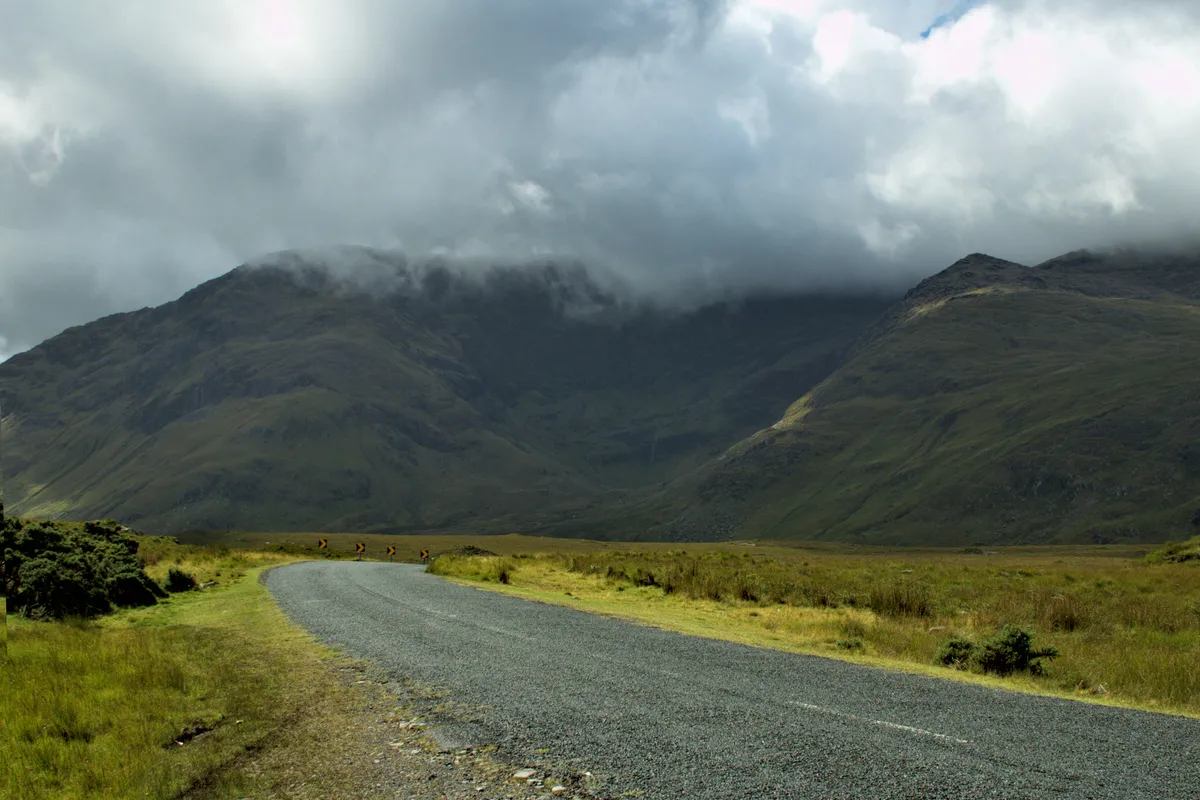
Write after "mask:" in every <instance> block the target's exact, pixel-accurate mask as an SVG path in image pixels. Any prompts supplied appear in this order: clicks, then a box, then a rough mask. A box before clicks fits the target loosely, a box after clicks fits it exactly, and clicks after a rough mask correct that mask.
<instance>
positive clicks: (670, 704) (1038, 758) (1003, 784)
mask: <svg viewBox="0 0 1200 800" xmlns="http://www.w3.org/2000/svg"><path fill="white" fill-rule="evenodd" d="M267 585H268V587H269V588H270V590H271V592H272V593H273V594H274V596H275V598H276V600H277V601H278V602H279V604H280V606H281V607H282V608H283V609H284V611H286V612H287V614H288V615H290V616H291V617H292V618H293V619H294V620H296V621H297V622H298V623H300V624H301V625H303V626H305V627H306V628H308V629H309V630H311V631H312V632H313V633H314V634H316V636H317V637H318V638H319V639H321V640H323V641H325V642H328V643H331V644H335V645H340V646H342V647H344V648H345V649H346V650H347V651H348V652H349V653H351V654H353V655H355V656H359V657H363V658H368V659H371V660H373V661H374V662H376V663H377V664H378V665H379V666H380V667H381V668H382V669H383V670H385V671H386V672H387V673H389V674H390V675H392V676H394V677H395V678H397V679H400V680H412V681H416V682H418V683H421V684H425V685H432V686H436V687H441V688H444V689H446V690H447V691H448V699H451V700H454V701H457V702H458V703H461V704H464V705H465V706H469V707H473V708H478V707H481V706H487V707H488V710H487V711H485V712H483V713H482V714H481V715H480V716H479V717H478V718H477V719H476V720H474V721H472V722H471V723H470V724H469V725H468V726H465V727H464V726H459V727H457V728H455V729H454V731H455V733H454V735H455V736H458V737H463V738H466V739H470V740H471V741H470V742H469V743H470V744H477V745H479V744H495V745H497V746H498V748H499V751H500V754H501V755H502V756H504V757H505V758H506V759H507V760H509V761H510V762H513V763H523V762H525V761H529V760H544V759H549V760H551V761H553V762H557V763H562V764H572V765H575V766H576V767H577V768H578V770H579V771H580V772H582V771H583V770H590V771H591V772H593V773H595V774H596V776H598V778H601V779H603V781H604V782H603V784H602V786H603V791H604V793H605V794H609V795H611V796H617V795H619V794H621V793H623V792H638V791H642V792H644V794H641V795H631V796H642V797H645V798H648V799H649V800H656V799H657V798H696V799H697V800H699V799H701V798H722V799H724V798H847V800H849V799H850V798H854V799H855V800H858V799H860V798H906V799H911V800H916V799H917V798H1013V799H1014V800H1016V799H1018V798H1019V799H1020V800H1033V799H1034V798H1112V799H1113V800H1136V799H1137V798H1155V800H1190V799H1192V798H1200V721H1197V720H1191V719H1184V718H1178V717H1169V716H1164V715H1158V714H1147V713H1142V712H1136V711H1124V710H1119V709H1112V708H1105V707H1100V706H1091V705H1085V704H1082V703H1072V702H1069V701H1065V700H1053V699H1047V698H1041V697H1032V696H1028V695H1019V694H1011V693H1007V692H1001V691H995V690H991V689H984V688H980V687H976V686H969V685H964V684H959V683H953V682H950V681H940V680H936V679H932V678H924V677H918V676H912V675H902V674H897V673H892V672H887V671H885V670H878V669H872V668H867V667H859V666H854V665H850V664H845V663H842V662H838V661H832V660H828V659H822V658H814V657H809V656H798V655H793V654H789V653H781V652H776V651H772V650H765V649H757V648H751V647H745V646H742V645H736V644H729V643H726V642H719V641H712V640H708V639H700V638H694V637H689V636H684V635H681V634H676V633H669V632H666V631H660V630H656V629H652V628H647V627H643V626H639V625H634V624H631V623H627V622H622V621H619V620H614V619H609V618H606V617H601V616H596V615H591V614H586V613H582V612H578V611H573V610H570V609H567V608H562V607H559V606H553V605H547V604H541V603H532V602H527V601H524V600H518V599H515V598H510V597H505V596H502V595H497V594H494V593H491V592H486V591H482V590H478V589H471V588H466V587H461V586H456V585H453V584H449V583H445V582H443V581H441V580H439V579H437V578H434V577H432V576H430V575H426V574H424V572H423V569H422V568H421V567H417V566H412V565H406V564H395V565H392V564H380V563H350V562H309V563H303V564H297V565H294V566H289V567H284V568H279V569H275V570H273V571H271V572H270V573H269V574H268V576H267Z"/></svg>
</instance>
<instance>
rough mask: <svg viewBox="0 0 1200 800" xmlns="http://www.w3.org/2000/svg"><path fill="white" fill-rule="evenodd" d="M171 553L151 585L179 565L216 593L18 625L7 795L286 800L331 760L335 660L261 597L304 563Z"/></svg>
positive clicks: (2, 777)
mask: <svg viewBox="0 0 1200 800" xmlns="http://www.w3.org/2000/svg"><path fill="white" fill-rule="evenodd" d="M148 549H150V550H151V552H152V553H153V552H154V551H155V549H156V548H155V547H151V548H148ZM157 551H158V553H159V555H160V557H161V556H163V555H167V556H170V557H169V558H160V561H159V562H158V563H155V564H151V565H150V567H149V570H148V571H150V572H151V573H152V574H153V572H154V571H155V570H158V571H161V572H162V573H165V572H166V569H167V568H168V566H169V565H174V564H176V563H178V564H179V565H181V566H182V567H183V568H185V569H188V570H189V571H193V572H196V573H198V574H199V577H201V578H202V579H204V580H217V581H218V584H217V585H216V586H213V587H211V588H208V589H205V590H204V591H197V592H188V593H184V594H180V595H175V596H173V597H172V598H171V599H170V600H168V601H166V602H163V603H160V604H159V605H157V606H153V607H149V608H143V609H136V610H130V611H124V612H119V613H117V614H114V615H112V616H109V617H105V618H102V619H100V620H98V621H95V622H82V621H74V622H65V623H62V622H60V623H55V622H33V621H30V620H27V619H24V618H20V617H10V618H9V619H8V620H7V622H8V626H9V632H8V633H9V635H8V649H9V657H10V662H11V663H10V664H9V668H8V669H5V670H3V680H2V681H0V708H2V709H3V712H4V713H3V715H2V717H0V719H2V722H0V751H2V752H3V753H4V758H3V759H0V763H2V766H0V787H3V788H2V789H0V795H3V796H4V797H7V798H12V800H34V798H46V797H62V798H82V797H88V798H114V799H115V798H122V799H124V798H132V797H138V798H168V797H179V796H187V797H272V796H278V794H277V790H278V789H279V786H280V782H281V781H286V780H288V779H289V778H288V777H287V776H289V775H292V774H293V773H295V772H297V771H300V772H304V773H307V772H309V771H310V770H309V769H308V764H309V762H314V763H315V761H316V760H317V759H318V758H319V752H320V749H319V740H320V738H321V728H322V726H328V727H336V726H337V725H339V724H344V723H345V721H344V720H343V721H341V722H339V717H338V713H339V709H340V708H343V707H345V706H346V704H345V703H344V702H341V701H342V700H344V699H345V693H346V691H347V690H346V689H345V687H343V686H342V685H341V684H340V683H339V682H338V680H337V678H336V676H335V675H334V673H333V671H332V670H331V669H330V668H329V667H330V662H331V661H332V660H336V657H335V656H334V655H333V654H332V653H331V652H329V651H328V650H326V649H325V648H323V647H321V646H320V645H318V644H316V643H315V642H314V641H313V640H312V639H311V638H310V637H309V636H308V635H307V634H306V633H304V632H303V631H302V630H300V629H299V628H297V627H296V626H294V625H292V624H291V623H290V622H289V621H288V620H287V618H286V617H285V616H284V615H283V613H282V612H281V611H280V610H279V608H278V607H277V606H276V605H275V604H274V602H273V601H272V600H271V598H270V596H269V594H268V593H267V590H266V588H265V586H263V585H262V584H261V582H260V581H259V577H260V575H261V573H262V572H263V571H264V570H265V569H268V568H270V567H271V566H273V565H276V564H280V563H285V562H286V561H287V560H293V559H286V558H284V557H278V556H270V555H265V554H243V553H236V552H234V553H227V554H218V553H214V552H208V553H205V552H201V551H195V550H190V549H188V548H178V547H174V548H173V547H171V546H170V545H168V544H166V543H159V544H158V545H157ZM151 560H153V557H152V559H151ZM156 577H157V576H156ZM268 753H272V754H274V755H271V756H270V758H267V755H268ZM264 759H265V760H268V761H270V762H271V763H272V764H273V766H272V767H271V768H270V769H267V770H265V771H264V769H263V768H262V764H261V762H262V761H263V760H264ZM319 771H321V772H327V770H326V769H324V768H322V769H321V770H319Z"/></svg>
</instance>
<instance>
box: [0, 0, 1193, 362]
mask: <svg viewBox="0 0 1200 800" xmlns="http://www.w3.org/2000/svg"><path fill="white" fill-rule="evenodd" d="M0 16H2V17H3V18H4V19H5V20H6V24H5V26H4V28H3V29H2V30H0V220H3V223H0V225H2V227H0V336H3V337H4V338H5V340H6V345H5V347H4V348H0V349H5V350H6V351H8V350H19V349H23V348H26V347H29V346H32V345H33V344H35V343H36V342H37V341H39V340H40V339H42V338H44V337H46V336H49V335H52V334H53V333H55V332H57V331H58V330H60V329H61V328H63V327H65V326H67V325H71V324H78V323H81V322H85V321H88V320H90V319H93V318H95V317H98V316H101V315H102V314H105V313H109V312H111V311H115V310H124V309H130V308H136V307H139V306H141V305H146V304H153V303H159V302H163V301H165V300H169V299H171V298H173V297H174V296H177V295H178V294H179V293H181V292H182V291H184V290H185V289H187V288H189V287H190V286H192V285H194V284H195V283H197V282H199V281H201V280H204V279H206V278H209V277H213V276H215V275H217V274H220V273H222V272H224V271H226V270H228V269H230V268H231V267H233V266H235V265H236V264H238V263H241V262H243V261H247V260H250V259H253V258H255V257H256V256H258V255H260V254H262V253H264V252H269V251H274V250H279V249H283V248H290V247H303V248H311V247H324V246H329V245H337V244H363V245H374V246H383V247H395V248H402V249H404V250H406V251H408V252H410V253H413V254H414V255H420V254H423V253H431V252H438V253H446V254H451V255H453V254H459V255H463V256H471V257H489V256H491V257H496V258H500V259H504V260H511V259H514V258H520V257H523V256H531V255H532V256H541V255H547V254H562V255H565V256H570V257H578V258H581V259H584V260H586V261H590V262H593V263H596V264H599V265H601V266H603V267H604V268H606V269H611V270H613V271H615V272H617V273H618V274H620V275H622V276H624V277H625V278H626V279H628V280H629V281H631V282H632V283H634V284H635V285H638V286H641V287H643V289H644V290H646V291H652V292H657V293H659V294H670V293H672V292H677V291H680V290H681V288H680V287H681V286H683V285H684V284H689V285H700V286H705V287H708V288H709V289H710V290H713V291H727V290H732V291H741V290H747V289H752V288H772V287H789V288H796V287H800V288H803V287H848V286H862V285H865V284H866V285H884V286H892V287H899V286H902V285H903V284H905V283H907V282H911V281H913V280H915V279H917V278H919V277H921V276H923V275H926V274H929V273H931V272H933V271H935V270H937V269H939V268H941V267H942V266H944V265H946V264H948V263H950V262H952V261H953V260H955V259H956V258H958V257H960V256H961V255H963V254H965V253H967V252H973V251H985V252H991V253H994V254H995V255H998V256H1002V257H1005V258H1010V259H1013V260H1018V261H1023V262H1026V263H1030V262H1036V261H1039V260H1042V259H1045V258H1049V257H1051V256H1054V255H1057V254H1059V253H1061V252H1064V251H1067V250H1071V249H1075V248H1078V247H1082V246H1089V245H1093V246H1102V245H1106V244H1112V243H1117V242H1125V241H1166V240H1170V239H1172V238H1175V237H1182V236H1185V235H1189V234H1190V235H1195V233H1196V224H1197V223H1196V221H1195V215H1194V213H1192V211H1191V210H1192V209H1194V208H1196V207H1197V203H1198V202H1200V151H1197V150H1196V149H1195V147H1194V142H1195V141H1196V140H1197V137H1198V136H1200V10H1197V9H1196V8H1194V4H1192V3H1190V2H1187V0H1177V1H1174V2H1172V1H1171V0H1141V1H1140V2H1118V0H1060V1H1059V2H1054V3H1050V2H1044V1H1043V0H997V1H996V2H975V3H965V2H956V0H914V2H909V3H895V2H892V0H846V1H845V2H840V1H839V0H725V1H723V2H722V1H719V0H653V1H652V0H611V2H604V3H597V2H594V0H540V1H538V2H535V1H534V0H524V1H522V2H511V3H497V2H494V0H441V2H438V3H418V2H415V0H414V1H412V2H391V0H387V1H385V0H338V2H333V0H190V1H189V0H180V2H177V3H172V4H169V7H168V6H167V5H164V4H162V3H156V2H152V1H151V0H119V1H117V2H112V3H106V4H79V3H76V2H73V0H42V2H39V3H37V4H32V5H31V4H27V3H17V2H16V0H0Z"/></svg>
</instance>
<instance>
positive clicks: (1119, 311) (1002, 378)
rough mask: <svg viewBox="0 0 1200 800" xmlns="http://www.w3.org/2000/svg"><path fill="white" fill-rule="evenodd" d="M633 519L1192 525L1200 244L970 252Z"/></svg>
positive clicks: (949, 532) (801, 531) (895, 537)
mask: <svg viewBox="0 0 1200 800" xmlns="http://www.w3.org/2000/svg"><path fill="white" fill-rule="evenodd" d="M664 520H665V521H664ZM611 524H616V523H615V522H613V523H610V525H611ZM623 524H625V525H628V526H629V527H630V528H635V529H641V530H642V531H644V535H647V536H652V537H656V538H664V539H672V538H679V539H694V538H699V539H707V538H723V537H727V536H764V537H781V538H797V539H831V540H840V541H852V542H863V543H873V544H916V543H920V544H943V545H952V544H953V545H958V544H969V543H991V544H1019V543H1049V542H1117V541H1161V540H1163V539H1167V538H1179V537H1181V536H1186V535H1187V534H1188V533H1189V532H1190V533H1194V532H1195V531H1196V530H1197V526H1200V258H1197V257H1195V256H1181V255H1178V254H1164V253H1147V252H1140V253H1139V252H1114V253H1109V254H1093V253H1088V252H1077V253H1071V254H1068V255H1066V256H1063V257H1061V258H1056V259H1054V260H1052V261H1049V262H1046V263H1044V264H1042V265H1040V266H1037V267H1034V268H1028V267H1022V266H1019V265H1016V264H1012V263H1009V262H1005V261H1001V260H999V259H995V258H990V257H988V256H983V255H973V256H969V257H967V258H964V259H962V260H961V261H959V262H958V263H956V264H955V265H953V266H952V267H950V268H949V269H946V270H945V271H943V272H941V273H939V274H938V275H935V276H933V277H931V278H929V279H927V280H925V281H923V282H922V283H921V284H919V285H918V286H917V287H915V288H914V289H913V290H911V291H910V292H909V293H908V295H907V296H906V297H905V298H904V300H903V301H902V302H900V303H898V304H897V305H896V306H895V307H893V308H892V309H890V310H889V311H888V313H887V314H885V315H884V317H883V318H882V319H881V320H880V321H879V322H878V323H877V324H875V325H874V326H872V328H871V330H870V331H869V332H868V333H867V334H865V335H864V336H863V338H862V340H861V341H860V342H859V343H858V344H857V345H856V347H855V348H854V351H853V354H852V356H851V357H850V358H849V359H848V361H847V362H846V363H845V364H843V365H841V366H840V367H839V369H838V370H837V371H836V372H834V373H833V374H832V375H831V376H830V377H828V378H827V379H825V380H824V381H822V382H821V383H820V384H818V385H817V386H816V387H815V388H814V389H813V390H812V391H811V392H808V393H806V394H805V395H804V396H802V397H800V398H799V399H797V401H796V402H795V403H794V404H793V405H792V406H791V407H790V408H789V409H788V411H787V412H786V413H785V414H783V415H782V416H781V418H780V419H779V420H778V421H777V422H776V423H775V424H773V425H772V426H770V427H768V428H765V429H764V430H762V431H760V432H758V433H756V434H755V435H753V436H751V437H749V438H747V439H746V440H745V441H743V442H740V443H739V444H738V445H736V446H734V447H732V448H730V449H729V450H728V451H727V452H726V453H724V454H723V455H722V456H720V457H719V458H718V459H716V460H714V461H713V462H711V463H710V464H707V465H705V466H704V467H702V468H701V469H700V470H698V471H697V472H696V473H695V474H694V475H691V476H689V477H688V478H686V479H685V480H683V481H681V482H679V483H678V484H677V485H674V486H672V487H671V488H670V489H669V490H668V491H666V492H661V493H659V494H657V495H656V496H655V497H653V498H648V499H647V500H646V501H645V502H644V503H643V504H642V505H640V506H639V507H638V511H637V512H636V513H634V514H632V515H627V516H626V517H625V521H624V523H623Z"/></svg>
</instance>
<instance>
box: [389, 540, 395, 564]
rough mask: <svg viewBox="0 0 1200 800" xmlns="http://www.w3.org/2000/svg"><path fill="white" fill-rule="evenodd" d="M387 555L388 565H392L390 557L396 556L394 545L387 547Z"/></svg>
mask: <svg viewBox="0 0 1200 800" xmlns="http://www.w3.org/2000/svg"><path fill="white" fill-rule="evenodd" d="M387 554H388V563H389V564H390V563H392V556H394V555H396V548H395V546H394V545H390V544H389V545H388V549H387Z"/></svg>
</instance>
